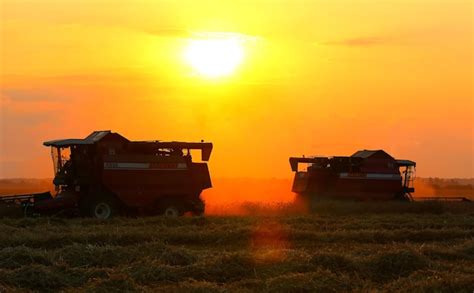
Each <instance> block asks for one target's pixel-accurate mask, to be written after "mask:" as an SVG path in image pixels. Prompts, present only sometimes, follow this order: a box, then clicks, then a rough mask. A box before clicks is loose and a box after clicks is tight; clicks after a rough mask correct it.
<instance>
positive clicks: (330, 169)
mask: <svg viewBox="0 0 474 293" xmlns="http://www.w3.org/2000/svg"><path fill="white" fill-rule="evenodd" d="M300 163H305V164H309V166H308V168H307V170H306V171H298V165H299V164H300ZM290 165H291V169H292V170H293V171H294V172H296V173H295V179H294V181H293V189H292V191H293V192H295V193H297V194H299V195H302V196H303V197H316V198H332V199H357V200H412V197H411V193H413V192H414V191H415V189H414V188H413V180H414V177H415V167H416V163H415V162H413V161H409V160H396V159H394V158H393V157H392V156H390V155H389V154H387V153H386V152H384V151H383V150H374V151H369V150H363V151H358V152H356V153H355V154H353V155H352V156H350V157H299V158H290Z"/></svg>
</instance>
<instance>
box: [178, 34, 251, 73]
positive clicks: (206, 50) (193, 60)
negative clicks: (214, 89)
mask: <svg viewBox="0 0 474 293" xmlns="http://www.w3.org/2000/svg"><path fill="white" fill-rule="evenodd" d="M184 57H185V59H186V61H187V62H188V63H189V65H191V67H192V68H193V69H194V70H195V71H196V72H197V73H198V74H199V75H202V76H205V77H210V78H216V77H221V76H226V75H229V74H231V73H233V72H234V71H235V69H236V68H237V67H238V66H239V65H240V63H242V60H243V58H244V49H243V47H242V44H241V41H240V40H239V39H237V38H215V39H192V40H190V41H189V44H188V46H187V47H186V49H185V52H184Z"/></svg>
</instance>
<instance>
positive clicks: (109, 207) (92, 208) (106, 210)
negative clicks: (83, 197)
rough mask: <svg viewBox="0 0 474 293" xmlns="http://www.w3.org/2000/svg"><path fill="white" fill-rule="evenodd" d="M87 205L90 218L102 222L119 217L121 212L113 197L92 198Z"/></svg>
mask: <svg viewBox="0 0 474 293" xmlns="http://www.w3.org/2000/svg"><path fill="white" fill-rule="evenodd" d="M85 204H86V208H87V210H88V213H87V214H88V216H90V217H93V218H96V219H100V220H108V219H110V218H112V217H115V216H117V215H118V212H119V206H118V203H117V201H116V200H115V199H114V198H112V197H111V196H102V197H97V198H92V199H90V200H89V201H87V202H86V203H85Z"/></svg>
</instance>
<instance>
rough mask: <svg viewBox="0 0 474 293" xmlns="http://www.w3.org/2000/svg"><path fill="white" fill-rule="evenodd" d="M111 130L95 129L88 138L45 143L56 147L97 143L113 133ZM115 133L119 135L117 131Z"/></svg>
mask: <svg viewBox="0 0 474 293" xmlns="http://www.w3.org/2000/svg"><path fill="white" fill-rule="evenodd" d="M111 133H112V132H111V131H110V130H99V131H94V132H92V133H91V134H89V135H88V136H87V137H86V138H67V139H56V140H50V141H45V142H44V143H43V144H44V145H45V146H55V147H68V146H72V145H85V144H95V143H96V142H98V141H100V140H101V139H102V138H104V137H105V136H107V135H108V134H111ZM115 135H119V136H121V135H120V134H117V133H115ZM121 137H122V138H123V139H124V140H126V141H128V140H127V139H126V138H125V137H123V136H121Z"/></svg>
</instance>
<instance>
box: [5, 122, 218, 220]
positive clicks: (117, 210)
mask: <svg viewBox="0 0 474 293" xmlns="http://www.w3.org/2000/svg"><path fill="white" fill-rule="evenodd" d="M44 145H45V146H49V147H51V154H52V158H53V166H54V174H55V176H54V180H53V183H54V185H55V186H56V190H57V194H56V195H54V196H52V195H51V194H49V193H43V194H34V195H27V196H25V195H23V199H21V200H20V198H19V196H10V197H8V199H9V202H10V205H11V204H12V203H16V204H20V205H22V207H26V208H27V209H28V210H29V212H30V213H36V214H56V213H58V212H64V213H76V214H77V213H78V214H80V215H83V216H91V217H95V218H100V219H107V218H110V217H113V216H115V215H118V214H124V213H126V214H139V215H143V214H165V215H167V216H179V215H183V214H184V213H186V212H190V213H192V214H195V215H201V214H203V213H204V202H203V200H202V199H201V197H200V195H201V192H202V190H204V189H207V188H210V187H212V184H211V179H210V175H209V170H208V167H207V163H206V161H208V160H209V158H210V155H211V151H212V143H205V142H197V143H189V142H176V141H172V142H161V141H129V140H128V139H126V138H125V137H123V136H121V135H120V134H118V133H113V132H111V131H95V132H93V133H92V134H90V135H89V136H87V137H86V138H85V139H62V140H53V141H47V142H44ZM191 150H200V151H201V160H202V162H193V160H192V156H191Z"/></svg>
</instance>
